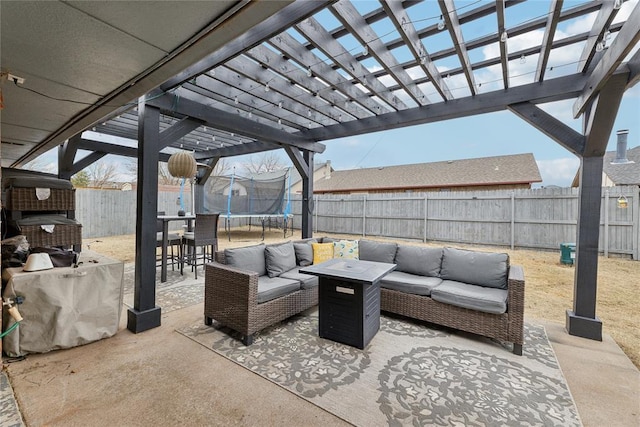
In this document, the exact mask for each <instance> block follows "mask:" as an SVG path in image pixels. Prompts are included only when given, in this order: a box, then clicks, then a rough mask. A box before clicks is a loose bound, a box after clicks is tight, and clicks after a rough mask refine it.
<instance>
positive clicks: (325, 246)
mask: <svg viewBox="0 0 640 427" xmlns="http://www.w3.org/2000/svg"><path fill="white" fill-rule="evenodd" d="M311 247H313V263H314V264H320V263H322V262H325V261H328V260H330V259H332V258H333V243H312V244H311Z"/></svg>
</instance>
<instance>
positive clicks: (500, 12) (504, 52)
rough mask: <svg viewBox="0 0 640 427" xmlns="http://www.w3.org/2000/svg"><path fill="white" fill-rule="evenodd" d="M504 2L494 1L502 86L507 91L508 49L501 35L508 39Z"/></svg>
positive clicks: (500, 0)
mask: <svg viewBox="0 0 640 427" xmlns="http://www.w3.org/2000/svg"><path fill="white" fill-rule="evenodd" d="M504 3H505V0H496V17H497V19H498V37H499V39H498V40H499V41H498V45H499V46H500V64H501V65H502V84H503V85H504V88H505V89H509V49H508V46H507V42H508V39H505V40H504V41H503V39H502V36H503V34H504V35H505V36H506V37H508V34H507V28H506V25H505V23H504V9H505V5H504Z"/></svg>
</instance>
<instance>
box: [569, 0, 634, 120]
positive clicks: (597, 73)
mask: <svg viewBox="0 0 640 427" xmlns="http://www.w3.org/2000/svg"><path fill="white" fill-rule="evenodd" d="M638 41H640V4H636V6H635V7H634V8H633V11H632V12H631V15H629V18H628V19H627V22H625V23H624V25H623V26H622V29H621V30H620V32H619V33H618V35H617V36H616V38H615V40H614V41H613V43H611V47H610V48H609V49H607V51H606V52H605V54H604V55H603V56H602V59H601V60H600V62H598V65H596V67H595V68H594V69H593V72H592V73H591V75H590V76H589V80H587V83H586V84H585V85H584V90H583V91H582V94H580V96H578V99H577V100H576V102H575V104H574V105H573V116H574V117H575V118H577V117H578V116H580V114H582V113H583V112H584V109H585V108H586V106H587V104H589V103H590V102H591V101H592V100H593V99H594V98H595V96H596V95H597V94H598V91H600V89H602V87H603V86H604V85H605V84H606V83H607V80H608V79H609V77H611V75H612V74H613V73H614V72H615V71H616V69H617V68H618V66H619V65H620V64H621V63H622V61H623V60H624V58H625V57H626V56H627V54H628V53H629V52H631V50H633V48H634V47H635V45H636V43H638Z"/></svg>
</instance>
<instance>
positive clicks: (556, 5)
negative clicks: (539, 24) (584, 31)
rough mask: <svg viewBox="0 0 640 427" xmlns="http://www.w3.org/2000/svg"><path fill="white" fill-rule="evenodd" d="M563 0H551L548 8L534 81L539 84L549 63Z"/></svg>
mask: <svg viewBox="0 0 640 427" xmlns="http://www.w3.org/2000/svg"><path fill="white" fill-rule="evenodd" d="M563 3H564V0H553V1H552V2H551V5H550V7H549V15H547V25H546V30H545V32H544V36H543V37H542V44H541V45H540V55H538V66H537V67H536V76H535V78H534V81H536V82H541V81H543V80H544V74H545V72H546V69H547V63H548V62H549V55H550V54H551V47H552V46H553V37H554V36H555V34H556V28H557V27H558V22H559V20H560V13H561V12H562V4H563Z"/></svg>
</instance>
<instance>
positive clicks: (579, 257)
mask: <svg viewBox="0 0 640 427" xmlns="http://www.w3.org/2000/svg"><path fill="white" fill-rule="evenodd" d="M605 146H606V144H605ZM602 160H603V157H602V156H597V157H583V158H582V159H581V165H580V196H579V200H578V230H577V239H576V244H577V245H576V264H575V274H574V281H573V283H574V288H573V310H567V319H566V328H567V332H569V334H570V335H577V336H580V337H584V338H590V339H593V340H598V341H601V340H602V321H601V320H600V319H599V318H598V317H597V316H596V297H597V279H598V239H599V236H600V205H601V193H602V165H603V161H602Z"/></svg>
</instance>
